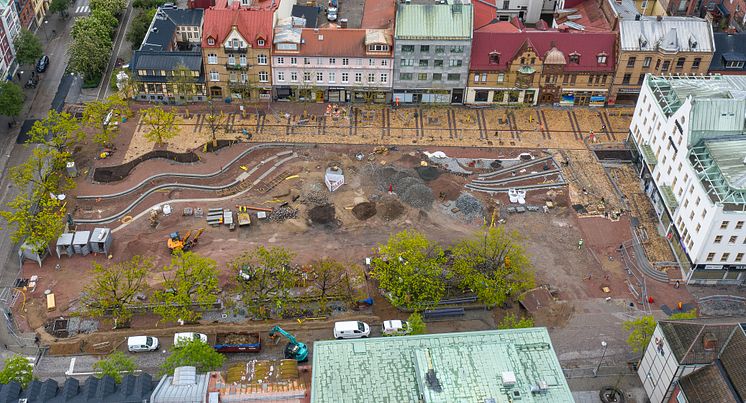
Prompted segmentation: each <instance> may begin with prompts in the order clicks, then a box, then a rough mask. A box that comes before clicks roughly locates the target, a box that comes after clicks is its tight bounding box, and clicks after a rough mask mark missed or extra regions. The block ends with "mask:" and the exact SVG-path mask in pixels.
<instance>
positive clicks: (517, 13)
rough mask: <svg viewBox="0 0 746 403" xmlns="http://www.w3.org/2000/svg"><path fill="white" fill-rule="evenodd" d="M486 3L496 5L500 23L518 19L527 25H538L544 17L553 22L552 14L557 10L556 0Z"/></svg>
mask: <svg viewBox="0 0 746 403" xmlns="http://www.w3.org/2000/svg"><path fill="white" fill-rule="evenodd" d="M493 1H494V3H493ZM486 3H489V4H490V5H492V4H494V7H495V9H496V10H497V18H498V19H499V20H500V21H508V20H510V19H511V18H513V17H518V18H519V19H520V20H521V21H523V22H525V23H527V24H536V23H537V22H539V20H541V19H542V17H545V18H546V19H547V20H549V21H551V19H552V14H553V13H554V11H555V9H557V7H556V5H557V1H556V0H492V1H488V2H486Z"/></svg>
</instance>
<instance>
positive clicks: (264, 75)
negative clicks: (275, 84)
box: [259, 71, 269, 83]
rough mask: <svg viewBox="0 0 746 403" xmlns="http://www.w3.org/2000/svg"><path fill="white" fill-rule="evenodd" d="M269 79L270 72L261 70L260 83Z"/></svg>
mask: <svg viewBox="0 0 746 403" xmlns="http://www.w3.org/2000/svg"><path fill="white" fill-rule="evenodd" d="M268 81H269V73H267V72H266V71H260V72H259V82H260V83H266V82H268Z"/></svg>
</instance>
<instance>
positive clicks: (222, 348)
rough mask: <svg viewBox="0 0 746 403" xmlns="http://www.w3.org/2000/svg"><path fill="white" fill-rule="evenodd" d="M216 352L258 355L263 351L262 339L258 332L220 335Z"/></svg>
mask: <svg viewBox="0 0 746 403" xmlns="http://www.w3.org/2000/svg"><path fill="white" fill-rule="evenodd" d="M215 350H216V351H217V352H219V353H258V352H260V351H262V337H261V336H260V335H259V333H257V332H232V333H218V334H217V336H216V337H215Z"/></svg>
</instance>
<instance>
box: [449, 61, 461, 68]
mask: <svg viewBox="0 0 746 403" xmlns="http://www.w3.org/2000/svg"><path fill="white" fill-rule="evenodd" d="M463 63H464V61H463V60H461V59H451V60H449V61H448V65H449V66H450V67H461V66H462V65H463Z"/></svg>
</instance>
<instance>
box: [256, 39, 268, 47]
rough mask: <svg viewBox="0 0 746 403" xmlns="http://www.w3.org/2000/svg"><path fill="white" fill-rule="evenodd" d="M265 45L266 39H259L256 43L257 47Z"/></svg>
mask: <svg viewBox="0 0 746 403" xmlns="http://www.w3.org/2000/svg"><path fill="white" fill-rule="evenodd" d="M265 43H266V42H264V39H259V40H257V41H256V45H257V46H264V44H265Z"/></svg>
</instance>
